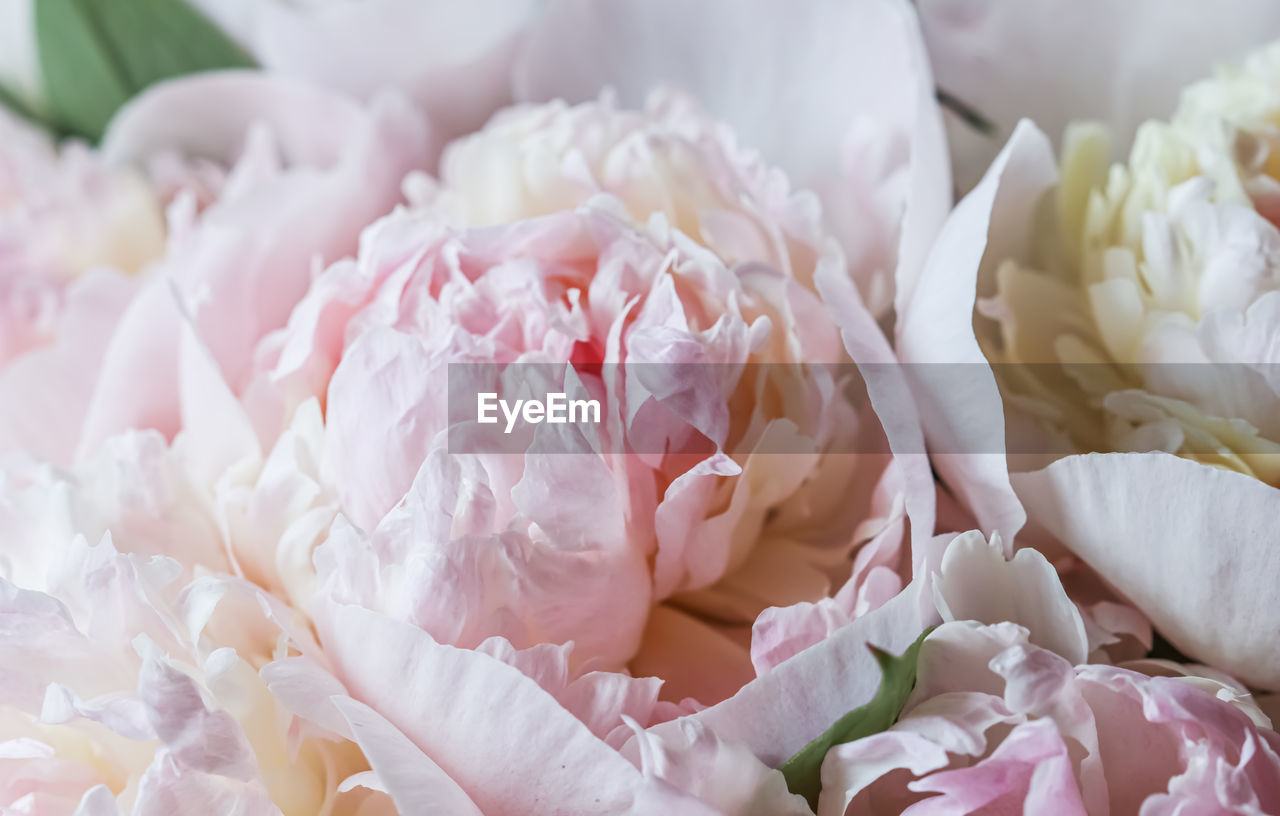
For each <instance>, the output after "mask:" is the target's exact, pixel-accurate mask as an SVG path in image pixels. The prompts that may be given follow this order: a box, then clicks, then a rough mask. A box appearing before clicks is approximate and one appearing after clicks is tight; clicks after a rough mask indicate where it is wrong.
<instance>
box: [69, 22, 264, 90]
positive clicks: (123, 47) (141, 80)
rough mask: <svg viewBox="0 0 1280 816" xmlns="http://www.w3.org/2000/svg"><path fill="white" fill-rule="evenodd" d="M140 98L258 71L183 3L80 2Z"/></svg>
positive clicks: (226, 38) (252, 63) (240, 52)
mask: <svg viewBox="0 0 1280 816" xmlns="http://www.w3.org/2000/svg"><path fill="white" fill-rule="evenodd" d="M80 2H81V3H82V5H84V6H86V7H88V8H89V9H90V10H91V12H92V14H93V17H94V20H95V22H96V24H97V28H98V30H99V31H100V32H101V33H102V35H103V37H104V38H105V40H106V41H107V43H109V44H110V47H111V50H112V52H113V53H114V54H115V55H116V61H117V63H118V64H119V66H120V69H121V71H122V72H123V73H124V77H125V80H126V81H127V82H128V84H129V87H130V88H131V89H132V90H133V91H134V92H135V93H136V92H138V91H140V90H142V89H143V88H145V87H147V86H148V85H151V84H153V83H156V82H159V81H161V80H164V79H169V78H171V77H176V76H182V75H183V74H193V73H196V72H197V71H214V70H218V69H220V68H253V67H254V62H253V60H252V59H250V58H249V55H248V54H246V53H245V52H244V51H242V50H240V46H238V45H236V44H235V43H234V42H232V40H231V39H230V38H229V37H227V35H225V34H223V33H222V32H221V31H220V30H218V28H217V26H215V25H213V23H211V22H209V21H208V20H206V19H205V18H204V17H203V16H201V15H200V13H199V12H197V11H195V10H194V9H192V8H191V7H190V6H188V5H187V4H186V3H185V2H183V0H127V2H120V1H119V0H80Z"/></svg>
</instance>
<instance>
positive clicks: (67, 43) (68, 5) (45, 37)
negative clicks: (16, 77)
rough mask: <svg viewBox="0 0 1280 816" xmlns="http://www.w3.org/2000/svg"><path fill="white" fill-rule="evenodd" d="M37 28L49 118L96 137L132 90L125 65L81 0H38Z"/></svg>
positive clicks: (100, 133) (37, 41)
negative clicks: (122, 64)
mask: <svg viewBox="0 0 1280 816" xmlns="http://www.w3.org/2000/svg"><path fill="white" fill-rule="evenodd" d="M35 29H36V47H37V50H38V51H39V53H40V72H41V74H43V76H44V89H45V97H46V99H47V101H48V108H49V117H50V119H51V120H52V121H53V122H54V123H55V124H56V125H57V126H59V127H60V128H63V129H65V130H67V131H69V132H72V133H76V134H79V135H81V136H85V137H87V138H90V139H93V140H95V141H96V140H97V139H98V138H100V137H101V136H102V132H103V131H104V130H106V127H107V122H109V121H111V117H112V115H113V114H114V113H115V112H116V109H117V108H119V107H120V106H121V105H123V104H124V103H125V101H126V100H127V99H128V98H129V97H130V96H131V95H132V89H131V88H130V87H129V85H128V83H127V81H126V79H125V76H124V72H123V70H122V69H121V67H120V65H119V64H118V63H117V62H116V59H115V56H114V54H112V52H111V49H110V47H109V46H108V44H107V43H106V42H105V41H104V39H103V37H102V36H101V33H100V32H99V31H98V30H97V27H96V26H95V25H94V23H93V19H92V17H91V15H90V14H89V12H88V10H87V8H86V3H85V2H83V0H36V3H35Z"/></svg>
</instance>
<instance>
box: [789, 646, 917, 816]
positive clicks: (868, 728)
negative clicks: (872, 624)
mask: <svg viewBox="0 0 1280 816" xmlns="http://www.w3.org/2000/svg"><path fill="white" fill-rule="evenodd" d="M931 631H933V630H932V628H929V629H926V630H924V631H923V632H921V633H920V637H918V638H916V642H915V643H913V644H911V646H910V647H909V648H908V649H907V650H906V651H905V652H903V653H902V656H901V657H894V656H893V655H891V654H889V653H888V652H885V651H881V650H880V649H877V648H876V647H875V646H868V647H867V648H869V649H870V650H871V653H872V654H873V655H875V658H876V663H878V664H880V688H879V690H878V691H876V696H875V697H872V698H871V702H869V703H867V704H866V705H863V706H859V707H858V708H855V709H853V710H852V711H850V712H849V713H848V714H845V715H844V716H843V717H841V718H840V719H838V720H836V722H835V725H833V726H831V727H830V728H828V729H827V730H826V731H824V732H823V733H822V734H821V735H820V736H819V737H818V738H817V739H815V740H813V741H812V742H810V743H809V744H808V745H806V746H805V747H803V748H801V749H800V750H799V751H798V752H797V753H796V755H795V756H793V757H791V759H788V760H787V761H786V762H784V763H783V764H782V767H781V768H780V769H779V770H781V771H782V775H783V777H785V778H786V780H787V789H788V790H790V791H791V792H792V793H797V794H799V795H801V796H803V797H804V798H805V799H806V800H808V802H809V806H810V807H812V808H813V809H814V810H817V809H818V794H819V793H821V791H822V760H823V759H825V758H826V756H827V752H828V751H830V750H831V749H832V748H834V747H835V746H837V745H841V744H843V743H846V742H853V741H854V740H856V739H861V738H863V737H868V736H871V735H872V734H879V733H880V732H881V731H887V730H888V729H889V726H891V725H893V724H894V723H895V722H896V721H897V719H898V715H899V714H901V713H902V707H903V706H905V705H906V704H907V697H909V696H910V695H911V689H912V688H914V687H915V684H916V661H917V659H918V658H919V654H920V644H921V643H923V642H924V639H925V637H926V636H927V635H928V634H929V632H931Z"/></svg>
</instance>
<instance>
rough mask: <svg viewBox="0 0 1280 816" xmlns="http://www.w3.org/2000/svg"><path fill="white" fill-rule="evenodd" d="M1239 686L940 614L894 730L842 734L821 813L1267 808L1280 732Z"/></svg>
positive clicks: (826, 769) (826, 766) (1274, 790)
mask: <svg viewBox="0 0 1280 816" xmlns="http://www.w3.org/2000/svg"><path fill="white" fill-rule="evenodd" d="M1270 725H1271V724H1270V722H1269V721H1268V720H1267V719H1266V718H1265V717H1264V716H1263V715H1262V714H1261V712H1260V711H1258V710H1257V707H1256V706H1254V705H1253V704H1252V703H1251V702H1249V701H1248V698H1247V694H1246V693H1245V691H1244V689H1243V688H1242V687H1239V686H1237V685H1234V684H1231V683H1222V682H1219V681H1216V680H1210V679H1205V678H1200V679H1193V678H1189V677H1185V676H1173V677H1160V676H1157V677H1151V676H1148V675H1146V674H1142V673H1139V672H1137V671H1133V670H1131V669H1126V668H1121V667H1118V666H1108V665H1097V664H1093V665H1074V666H1073V665H1072V663H1071V661H1070V660H1069V659H1066V658H1064V657H1062V656H1061V655H1059V654H1057V653H1055V652H1054V651H1053V650H1050V649H1046V648H1042V647H1040V646H1037V645H1033V644H1032V643H1030V642H1028V630H1027V629H1025V628H1022V627H1020V626H1016V625H1013V624H1009V623H1001V624H995V625H979V624H975V623H971V622H955V623H946V624H943V625H942V626H940V627H939V628H938V629H937V630H935V631H934V632H933V633H931V634H930V635H929V636H928V637H927V638H926V639H925V642H924V644H923V646H922V647H921V650H920V662H919V666H918V673H917V679H916V687H915V690H914V692H913V693H912V695H911V699H910V700H909V701H908V703H907V706H906V708H905V710H904V711H903V713H902V715H901V717H900V718H899V719H898V721H897V722H896V723H895V724H894V725H893V727H892V728H890V729H889V730H888V731H885V732H882V733H880V734H875V735H873V736H870V737H865V738H863V739H859V740H855V741H853V742H849V743H845V744H843V745H839V746H837V747H836V748H834V749H832V750H831V752H830V753H828V754H827V757H826V760H825V761H824V762H823V765H822V779H823V793H822V800H821V802H820V803H819V808H818V813H819V815H820V816H822V814H836V815H837V816H839V815H840V814H860V813H868V814H870V813H886V812H893V813H902V814H904V816H906V815H907V814H909V815H910V816H920V815H921V814H943V813H946V814H968V813H987V812H992V811H993V810H1000V809H1005V810H1008V809H1012V810H1013V811H1015V812H1035V813H1062V814H1094V813H1138V812H1141V813H1143V814H1148V813H1150V814H1166V813H1167V814H1173V813H1258V814H1261V813H1266V812H1270V811H1271V810H1273V809H1274V808H1275V807H1276V806H1277V805H1280V738H1277V736H1276V734H1275V732H1274V731H1272V730H1271V728H1270Z"/></svg>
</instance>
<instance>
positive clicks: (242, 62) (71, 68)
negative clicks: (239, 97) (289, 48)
mask: <svg viewBox="0 0 1280 816" xmlns="http://www.w3.org/2000/svg"><path fill="white" fill-rule="evenodd" d="M35 31H36V46H37V49H38V51H39V55H40V57H39V59H40V70H41V73H42V74H43V75H44V85H45V96H46V97H47V101H48V110H49V119H50V120H51V121H52V123H53V124H54V125H55V126H56V127H58V128H60V129H62V130H64V131H66V132H69V133H74V134H77V135H80V136H84V137H85V138H88V139H90V140H93V141H96V140H98V139H100V138H101V137H102V134H103V132H104V131H105V130H106V128H107V124H108V123H109V122H110V121H111V117H112V116H114V115H115V112H116V111H117V110H118V109H119V108H120V106H121V105H123V104H124V103H125V102H127V101H128V100H129V98H130V97H132V96H133V95H134V94H136V93H138V92H139V91H141V90H143V89H144V88H146V87H147V86H149V85H152V84H154V83H156V82H159V81H161V80H165V79H170V78H172V77H176V76H182V75H184V74H191V73H195V72H197V71H210V70H216V69H220V68H251V67H253V65H254V63H253V60H251V59H250V58H249V56H248V55H247V54H245V53H244V51H242V50H240V48H239V47H238V46H237V45H236V44H235V43H234V42H232V41H231V40H230V39H229V38H228V37H227V36H226V35H225V34H223V33H222V32H221V31H219V30H218V28H217V27H216V26H215V25H213V24H212V23H210V22H209V21H208V20H206V19H205V18H204V17H203V16H201V15H200V13H199V12H197V11H195V10H194V9H192V8H191V7H190V6H188V5H187V4H186V3H185V2H184V1H183V0H36V3H35Z"/></svg>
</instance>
